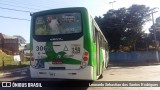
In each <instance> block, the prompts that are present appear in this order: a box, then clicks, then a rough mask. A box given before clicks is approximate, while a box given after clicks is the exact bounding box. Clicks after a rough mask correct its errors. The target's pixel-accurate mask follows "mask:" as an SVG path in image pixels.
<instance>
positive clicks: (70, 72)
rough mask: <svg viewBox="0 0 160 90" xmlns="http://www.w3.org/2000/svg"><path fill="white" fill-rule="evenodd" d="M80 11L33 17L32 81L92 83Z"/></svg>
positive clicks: (36, 14)
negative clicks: (38, 79) (77, 80)
mask: <svg viewBox="0 0 160 90" xmlns="http://www.w3.org/2000/svg"><path fill="white" fill-rule="evenodd" d="M83 16H84V15H83V13H82V12H81V9H79V8H76V9H56V10H49V11H43V12H38V13H35V14H33V15H32V22H31V65H30V72H31V77H32V78H65V79H85V80H93V67H92V66H89V65H88V63H89V58H90V57H89V55H90V54H89V51H88V49H87V48H84V34H83V29H84V27H83Z"/></svg>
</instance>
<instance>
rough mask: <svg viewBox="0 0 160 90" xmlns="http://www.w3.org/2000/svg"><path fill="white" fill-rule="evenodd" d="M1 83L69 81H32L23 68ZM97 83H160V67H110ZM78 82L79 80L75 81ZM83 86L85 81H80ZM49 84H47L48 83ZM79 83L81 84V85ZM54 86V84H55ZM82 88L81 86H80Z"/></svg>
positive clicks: (89, 88)
mask: <svg viewBox="0 0 160 90" xmlns="http://www.w3.org/2000/svg"><path fill="white" fill-rule="evenodd" d="M0 81H55V83H56V82H58V83H59V84H63V82H65V83H66V82H67V81H69V80H64V79H32V78H30V75H29V69H28V68H22V69H18V70H13V71H9V72H7V71H6V72H5V73H4V74H0ZM97 81H160V65H149V66H147V65H146V66H110V67H108V69H107V70H105V71H104V73H103V78H102V79H99V80H97ZM75 82H77V80H75ZM78 82H80V83H82V84H83V82H85V81H78ZM46 83H47V82H46ZM80 83H79V84H80ZM85 83H86V82H85ZM89 83H90V84H92V83H93V82H91V81H88V86H86V87H81V88H79V87H74V88H75V90H106V89H107V90H158V89H160V87H92V86H89ZM53 84H54V83H53ZM56 84H57V83H56ZM80 86H81V85H80Z"/></svg>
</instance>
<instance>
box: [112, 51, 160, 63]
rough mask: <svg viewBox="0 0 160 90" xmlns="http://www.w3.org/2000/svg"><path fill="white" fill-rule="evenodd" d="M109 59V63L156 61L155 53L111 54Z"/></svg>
mask: <svg viewBox="0 0 160 90" xmlns="http://www.w3.org/2000/svg"><path fill="white" fill-rule="evenodd" d="M159 56H160V54H159ZM109 58H110V62H145V61H147V62H148V61H156V52H155V51H133V52H111V53H110V57H109Z"/></svg>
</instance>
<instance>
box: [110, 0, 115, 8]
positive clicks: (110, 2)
mask: <svg viewBox="0 0 160 90" xmlns="http://www.w3.org/2000/svg"><path fill="white" fill-rule="evenodd" d="M115 2H116V1H112V2H109V4H112V9H113V4H114V3H115Z"/></svg>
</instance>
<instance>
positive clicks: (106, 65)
mask: <svg viewBox="0 0 160 90" xmlns="http://www.w3.org/2000/svg"><path fill="white" fill-rule="evenodd" d="M108 62H109V61H107V62H106V63H105V68H106V69H107V68H108Z"/></svg>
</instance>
